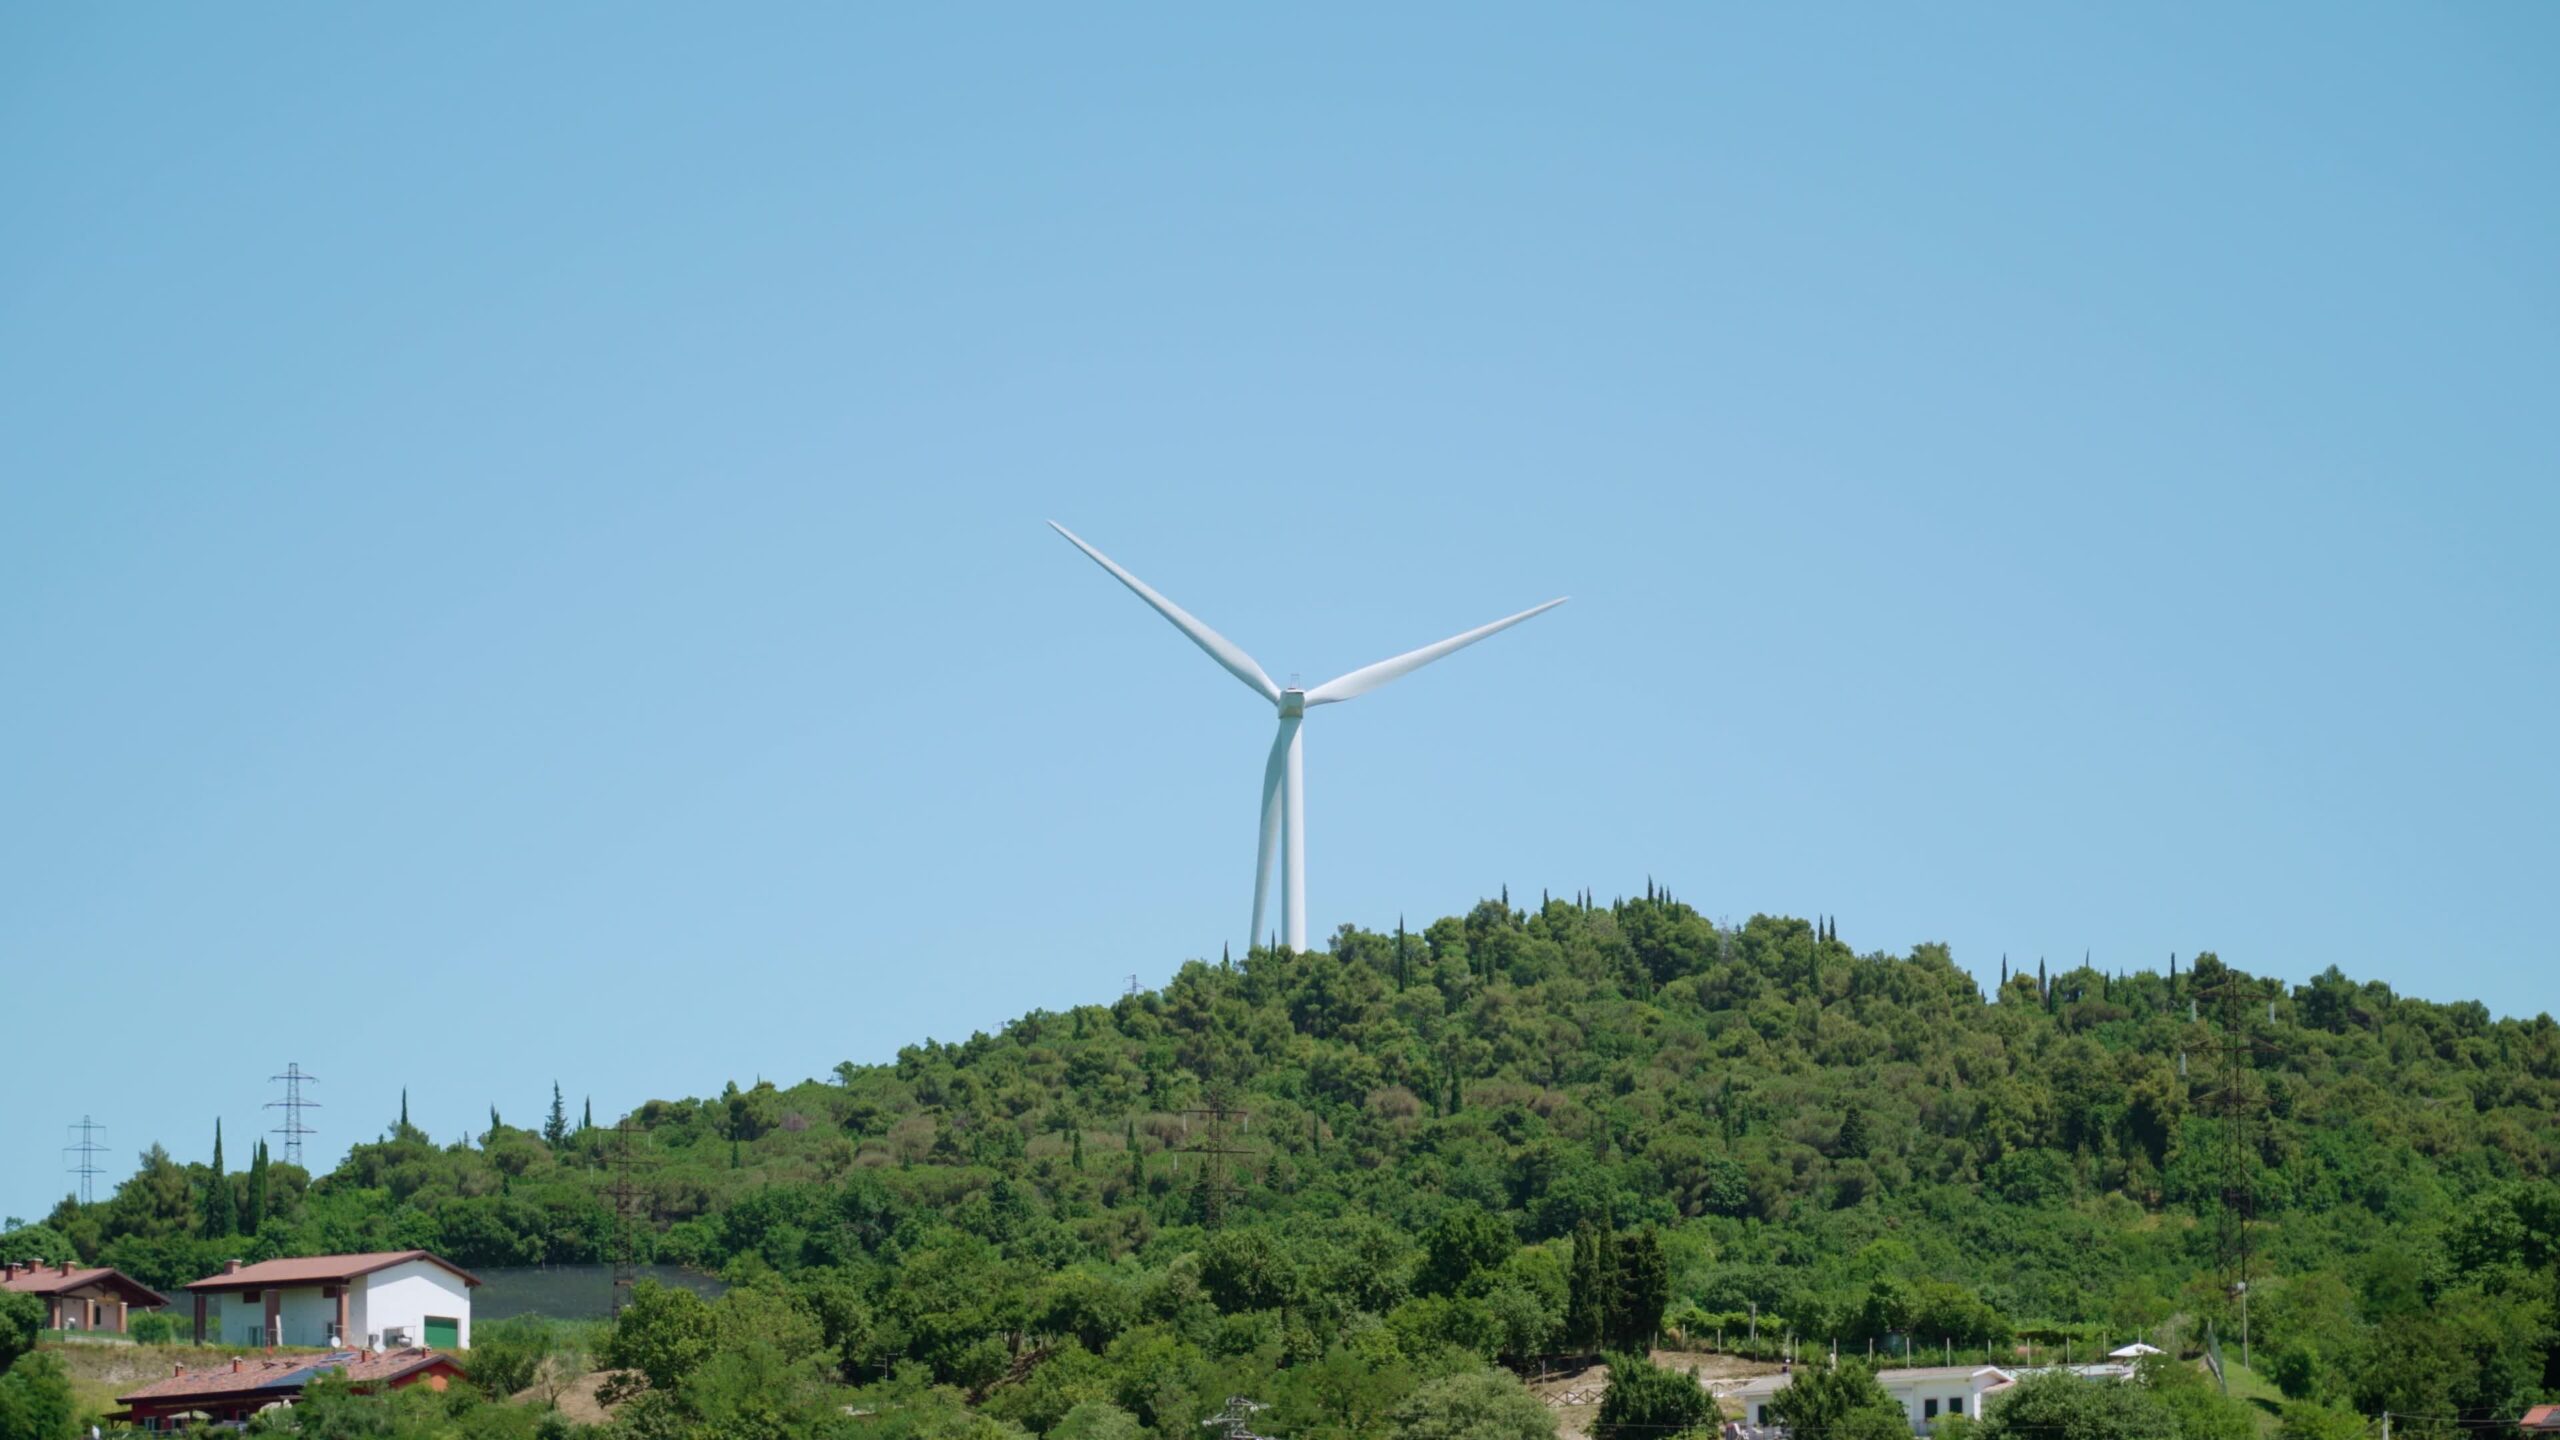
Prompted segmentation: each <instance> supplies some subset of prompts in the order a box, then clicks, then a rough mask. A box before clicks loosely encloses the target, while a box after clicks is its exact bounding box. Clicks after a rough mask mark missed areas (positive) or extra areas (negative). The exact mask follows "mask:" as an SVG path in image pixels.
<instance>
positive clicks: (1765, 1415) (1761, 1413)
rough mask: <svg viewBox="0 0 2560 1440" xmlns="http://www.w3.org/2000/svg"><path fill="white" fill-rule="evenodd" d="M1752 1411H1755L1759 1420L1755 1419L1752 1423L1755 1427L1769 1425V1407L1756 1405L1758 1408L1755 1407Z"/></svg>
mask: <svg viewBox="0 0 2560 1440" xmlns="http://www.w3.org/2000/svg"><path fill="white" fill-rule="evenodd" d="M1752 1409H1753V1412H1754V1414H1755V1415H1756V1416H1757V1418H1756V1419H1754V1420H1753V1421H1752V1422H1751V1423H1752V1424H1754V1425H1766V1424H1768V1423H1769V1407H1768V1406H1766V1405H1756V1406H1753V1407H1752Z"/></svg>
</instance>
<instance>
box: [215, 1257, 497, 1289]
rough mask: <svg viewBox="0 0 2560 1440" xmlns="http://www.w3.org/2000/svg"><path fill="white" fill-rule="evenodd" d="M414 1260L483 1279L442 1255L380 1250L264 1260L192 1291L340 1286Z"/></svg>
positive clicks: (473, 1280) (472, 1280)
mask: <svg viewBox="0 0 2560 1440" xmlns="http://www.w3.org/2000/svg"><path fill="white" fill-rule="evenodd" d="M411 1260H425V1261H428V1262H429V1263H431V1264H436V1265H441V1266H443V1267H444V1268H445V1269H447V1270H450V1271H452V1272H453V1273H454V1274H456V1275H459V1276H461V1277H462V1283H463V1284H465V1285H477V1284H479V1283H480V1277H479V1276H477V1275H474V1274H472V1273H471V1272H470V1271H468V1270H465V1269H463V1268H462V1267H461V1266H459V1265H456V1264H454V1263H453V1262H452V1261H450V1260H447V1259H444V1258H442V1257H441V1256H437V1255H431V1254H429V1253H428V1252H426V1251H424V1250H377V1251H374V1252H372V1253H370V1254H365V1255H304V1256H301V1257H299V1258H296V1259H291V1260H261V1261H259V1262H258V1263H257V1264H255V1265H243V1266H241V1267H240V1268H239V1269H237V1270H231V1271H226V1272H225V1273H223V1274H220V1275H207V1276H206V1277H204V1278H203V1279H201V1280H190V1281H188V1282H187V1288H188V1289H190V1290H264V1289H267V1288H269V1287H278V1288H281V1287H284V1286H289V1285H338V1284H344V1283H345V1282H347V1281H349V1280H353V1279H354V1278H356V1277H357V1276H359V1275H370V1274H372V1273H373V1272H374V1271H376V1270H388V1269H390V1268H391V1267H392V1266H394V1265H402V1264H406V1263H408V1262H409V1261H411Z"/></svg>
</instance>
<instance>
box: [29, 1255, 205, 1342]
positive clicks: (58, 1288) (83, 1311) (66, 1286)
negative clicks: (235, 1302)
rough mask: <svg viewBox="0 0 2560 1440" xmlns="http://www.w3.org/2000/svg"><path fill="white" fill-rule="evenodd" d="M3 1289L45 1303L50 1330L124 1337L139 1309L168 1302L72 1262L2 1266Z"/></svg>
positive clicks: (112, 1271)
mask: <svg viewBox="0 0 2560 1440" xmlns="http://www.w3.org/2000/svg"><path fill="white" fill-rule="evenodd" d="M0 1290H7V1291H10V1292H13V1293H15V1294H19V1295H33V1296H35V1297H36V1298H37V1299H40V1300H42V1301H43V1302H44V1323H45V1328H46V1329H48V1330H100V1331H104V1332H106V1333H107V1334H110V1335H121V1334H123V1333H124V1332H125V1329H126V1327H127V1324H128V1317H129V1315H130V1314H131V1312H133V1311H135V1310H157V1309H159V1308H160V1307H161V1306H163V1305H166V1304H168V1303H169V1297H168V1296H166V1295H163V1294H161V1293H160V1292H159V1291H157V1290H154V1289H152V1288H151V1287H150V1286H148V1285H145V1284H143V1283H142V1282H141V1281H139V1280H136V1279H134V1278H133V1277H132V1276H129V1275H127V1274H125V1273H124V1272H123V1271H121V1270H118V1269H116V1268H114V1267H113V1266H109V1265H77V1264H74V1263H73V1262H71V1261H69V1260H57V1261H54V1262H53V1263H52V1264H50V1265H48V1264H46V1263H45V1262H44V1261H41V1260H34V1261H13V1262H11V1263H9V1264H8V1265H5V1266H0Z"/></svg>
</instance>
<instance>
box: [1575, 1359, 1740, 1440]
mask: <svg viewBox="0 0 2560 1440" xmlns="http://www.w3.org/2000/svg"><path fill="white" fill-rule="evenodd" d="M1651 1358H1652V1360H1653V1363H1654V1364H1656V1365H1659V1366H1661V1367H1662V1368H1663V1369H1665V1370H1677V1371H1680V1372H1681V1373H1683V1374H1686V1375H1691V1376H1694V1377H1696V1379H1697V1381H1698V1383H1699V1384H1700V1385H1701V1386H1704V1387H1705V1388H1706V1389H1707V1390H1708V1391H1710V1392H1714V1391H1717V1390H1721V1389H1725V1388H1729V1387H1731V1386H1733V1385H1736V1384H1739V1383H1741V1382H1742V1381H1744V1380H1748V1379H1750V1378H1751V1377H1752V1376H1754V1375H1772V1374H1775V1373H1777V1369H1778V1367H1777V1366H1775V1365H1772V1364H1769V1363H1768V1362H1767V1361H1764V1360H1745V1359H1743V1358H1741V1357H1740V1356H1737V1355H1725V1354H1720V1353H1718V1352H1716V1351H1713V1350H1656V1351H1654V1352H1653V1355H1652V1357H1651ZM1528 1384H1529V1393H1530V1394H1532V1395H1535V1396H1537V1397H1538V1398H1539V1399H1540V1400H1542V1401H1544V1402H1545V1403H1546V1406H1547V1408H1548V1409H1550V1410H1553V1411H1554V1412H1556V1433H1557V1434H1558V1435H1559V1436H1560V1437H1561V1440H1590V1436H1591V1427H1592V1426H1593V1424H1595V1423H1596V1422H1598V1420H1599V1418H1600V1400H1601V1397H1603V1396H1605V1395H1607V1394H1608V1393H1609V1367H1608V1366H1606V1365H1589V1366H1585V1367H1584V1368H1582V1369H1580V1370H1574V1371H1560V1372H1557V1373H1555V1374H1552V1375H1549V1376H1546V1377H1544V1378H1542V1379H1531V1380H1530V1381H1529V1382H1528Z"/></svg>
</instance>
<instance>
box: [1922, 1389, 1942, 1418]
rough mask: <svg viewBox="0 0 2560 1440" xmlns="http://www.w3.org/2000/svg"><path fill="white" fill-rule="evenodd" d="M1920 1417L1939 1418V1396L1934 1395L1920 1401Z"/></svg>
mask: <svg viewBox="0 0 2560 1440" xmlns="http://www.w3.org/2000/svg"><path fill="white" fill-rule="evenodd" d="M1920 1418H1921V1419H1923V1420H1935V1419H1937V1418H1938V1397H1937V1396H1935V1395H1932V1396H1930V1397H1929V1398H1928V1399H1926V1400H1923V1401H1921V1402H1920Z"/></svg>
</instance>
